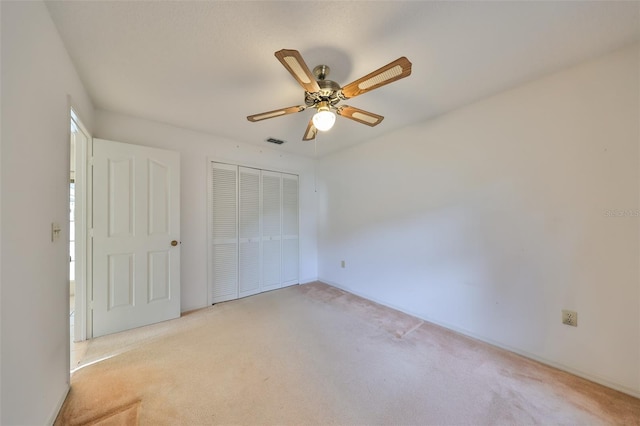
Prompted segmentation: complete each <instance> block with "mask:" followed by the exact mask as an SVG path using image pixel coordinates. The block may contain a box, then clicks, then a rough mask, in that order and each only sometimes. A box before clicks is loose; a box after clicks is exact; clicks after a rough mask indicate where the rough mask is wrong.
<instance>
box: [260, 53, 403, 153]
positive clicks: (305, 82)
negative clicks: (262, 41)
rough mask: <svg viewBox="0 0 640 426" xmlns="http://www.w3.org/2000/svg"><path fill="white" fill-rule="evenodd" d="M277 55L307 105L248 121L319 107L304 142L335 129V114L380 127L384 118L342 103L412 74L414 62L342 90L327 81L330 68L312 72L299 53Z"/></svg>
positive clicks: (395, 63)
mask: <svg viewBox="0 0 640 426" xmlns="http://www.w3.org/2000/svg"><path fill="white" fill-rule="evenodd" d="M275 55H276V58H278V60H279V61H280V62H281V63H282V65H284V67H285V68H286V69H287V70H288V71H289V72H290V73H291V75H292V76H293V77H294V78H295V79H296V80H297V81H298V83H299V84H300V86H302V88H303V89H304V92H305V93H304V105H297V106H291V107H288V108H280V109H276V110H273V111H267V112H263V113H260V114H254V115H250V116H248V117H247V120H249V121H252V122H255V121H261V120H266V119H268V118H274V117H280V116H283V115H287V114H293V113H296V112H301V111H304V110H306V109H308V108H315V109H316V110H317V113H316V114H314V116H313V117H312V118H311V120H309V124H308V125H307V130H306V131H305V133H304V136H303V138H302V140H304V141H308V140H312V139H314V138H315V137H316V134H317V132H318V130H321V131H325V130H329V129H330V128H331V127H333V124H334V122H335V120H336V116H335V114H338V115H339V116H341V117H345V118H349V119H351V120H354V121H357V122H358V123H362V124H366V125H367V126H376V125H378V124H380V122H382V120H383V118H384V117H383V116H381V115H378V114H374V113H372V112H368V111H364V110H361V109H358V108H355V107H351V106H348V105H338V103H340V101H343V100H346V99H351V98H353V97H356V96H358V95H362V94H363V93H367V92H370V91H371V90H374V89H377V88H378V87H382V86H384V85H386V84H389V83H393V82H394V81H396V80H400V79H401V78H405V77H407V76H409V75H410V74H411V62H409V60H408V59H407V58H405V57H404V56H403V57H401V58H398V59H396V60H395V61H393V62H391V63H388V64H387V65H385V66H383V67H381V68H378V69H377V70H375V71H373V72H372V73H369V74H367V75H365V76H364V77H362V78H359V79H358V80H356V81H354V82H352V83H349V84H347V85H346V86H344V87H340V86H339V85H338V83H336V82H335V81H331V80H327V76H328V75H329V67H328V66H326V65H318V66H317V67H315V68H314V69H313V73H311V71H309V67H307V64H306V63H305V62H304V60H303V59H302V56H301V55H300V52H298V51H297V50H288V49H282V50H279V51H277V52H276V53H275ZM334 111H335V113H334Z"/></svg>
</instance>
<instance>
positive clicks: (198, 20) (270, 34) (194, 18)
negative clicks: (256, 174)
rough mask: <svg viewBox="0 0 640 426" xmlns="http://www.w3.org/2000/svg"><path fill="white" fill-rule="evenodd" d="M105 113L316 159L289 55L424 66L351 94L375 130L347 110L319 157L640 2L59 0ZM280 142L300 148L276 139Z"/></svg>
mask: <svg viewBox="0 0 640 426" xmlns="http://www.w3.org/2000/svg"><path fill="white" fill-rule="evenodd" d="M47 6H48V8H49V11H50V13H51V16H52V18H53V20H54V22H55V24H56V26H57V27H58V30H59V31H60V34H61V36H62V39H63V41H64V43H65V45H66V46H67V49H68V51H69V54H70V55H71V58H72V60H73V62H74V63H75V65H76V67H77V70H78V72H79V74H80V78H81V79H82V81H83V82H84V84H85V87H86V88H87V90H88V92H89V95H90V96H91V98H92V100H93V102H94V104H95V106H96V108H99V109H103V110H108V111H115V112H120V113H124V114H128V115H132V116H136V117H142V118H146V119H150V120H154V121H159V122H164V123H168V124H172V125H175V126H179V127H185V128H189V129H194V130H199V131H203V132H207V133H210V134H213V135H219V136H224V137H228V138H230V139H233V140H236V141H242V142H248V143H253V144H259V145H263V146H269V147H273V148H275V149H279V150H283V151H288V152H294V153H298V154H303V155H308V156H313V155H315V154H314V143H313V142H302V140H301V139H302V136H303V133H304V131H305V128H306V124H307V122H308V121H309V118H310V116H311V115H312V111H311V110H307V111H304V112H301V113H298V114H292V115H288V116H284V117H278V118H274V119H270V120H265V121H261V122H257V123H251V122H249V121H247V119H246V116H247V115H250V114H255V113H259V112H264V111H269V110H273V109H277V108H281V107H288V106H293V105H300V104H304V97H303V94H304V93H303V89H302V88H301V87H300V86H299V85H298V84H297V82H296V81H295V80H294V79H293V77H292V76H291V75H290V74H289V73H288V72H287V71H286V69H285V68H284V67H283V66H282V65H281V64H280V63H279V62H278V60H277V59H276V58H275V57H274V55H273V53H274V52H275V51H277V50H280V49H283V48H286V49H296V50H299V51H300V52H301V54H302V56H303V57H304V58H305V60H306V62H307V64H308V66H309V68H313V67H314V66H316V65H318V64H326V65H329V67H330V68H331V74H330V76H329V78H330V79H332V80H334V81H336V82H338V83H339V84H340V85H345V84H347V83H349V82H351V81H353V80H356V79H357V78H359V77H362V76H364V75H365V74H368V73H369V72H371V71H373V70H375V69H377V68H379V67H381V66H382V65H385V64H387V63H388V62H391V61H392V60H395V59H396V58H398V57H400V56H406V57H407V58H409V60H410V61H411V62H412V63H413V72H412V75H411V76H409V77H408V78H405V79H403V80H400V81H397V82H395V83H392V84H390V85H387V86H385V87H382V88H379V89H377V90H375V91H372V92H370V93H366V94H364V95H362V96H359V97H357V98H354V99H351V100H349V102H348V103H349V105H352V106H354V107H357V108H361V109H364V110H367V111H371V112H374V113H377V114H381V115H383V116H384V117H385V119H384V121H383V122H382V123H381V124H380V125H378V126H377V127H374V128H371V127H368V126H364V125H362V124H359V123H356V122H354V121H351V120H347V119H344V118H340V117H338V120H337V122H336V125H335V126H334V128H333V129H332V130H330V131H329V132H324V133H323V132H319V136H318V141H317V142H318V144H317V150H318V154H317V155H324V154H327V153H330V152H333V151H335V150H339V149H342V148H345V147H347V146H350V145H353V144H357V143H361V142H364V141H367V140H370V139H371V138H374V137H376V136H378V135H380V134H383V133H386V132H390V131H392V130H394V129H398V128H400V127H403V126H406V125H410V124H412V123H415V122H419V121H423V120H426V119H429V118H431V117H435V116H437V115H440V114H443V113H445V112H447V111H450V110H452V109H455V108H458V107H461V106H463V105H465V104H468V103H470V102H473V101H475V100H478V99H481V98H483V97H486V96H489V95H491V94H494V93H497V92H499V91H502V90H505V89H508V88H510V87H513V86H515V85H518V84H521V83H523V82H526V81H528V80H532V79H535V78H537V77H540V76H542V75H544V74H546V73H550V72H553V71H556V70H559V69H562V68H565V67H567V66H570V65H573V64H575V63H578V62H580V61H583V60H586V59H589V58H592V57H595V56H598V55H601V54H604V53H606V52H608V51H611V50H614V49H617V48H620V47H623V46H625V45H627V44H630V43H632V42H634V41H637V40H638V39H639V38H640V36H639V34H640V19H639V18H640V3H638V2H570V1H558V2H553V1H546V2H415V1H410V2H405V1H392V2H380V1H369V2H364V1H358V2H330V1H313V2H302V1H294V2H284V1H259V2H244V1H233V2H231V1H220V2H217V1H216V2H213V1H209V2H190V1H174V2H168V1H162V2H161V1H157V2H156V1H151V2H139V1H135V2H134V1H131V2H128V1H108V2H100V1H90V2H87V1H60V2H59V1H48V2H47ZM268 137H275V138H278V139H283V140H285V141H286V142H287V143H285V144H284V145H281V146H275V145H271V144H268V143H267V142H265V139H266V138H268Z"/></svg>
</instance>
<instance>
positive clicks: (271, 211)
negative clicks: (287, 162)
mask: <svg viewBox="0 0 640 426" xmlns="http://www.w3.org/2000/svg"><path fill="white" fill-rule="evenodd" d="M281 200H282V177H281V174H280V173H276V172H269V171H266V170H263V171H262V291H268V290H273V289H276V288H280V287H281V268H280V266H281V265H280V259H281V246H280V244H281V237H282V201H281Z"/></svg>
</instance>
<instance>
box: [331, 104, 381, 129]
mask: <svg viewBox="0 0 640 426" xmlns="http://www.w3.org/2000/svg"><path fill="white" fill-rule="evenodd" d="M336 112H337V113H338V115H339V116H341V117H345V118H349V119H351V120H354V121H357V122H358V123H362V124H366V125H367V126H371V127H373V126H377V125H378V124H380V123H381V122H382V120H384V117H383V116H381V115H378V114H374V113H372V112H368V111H364V110H362V109H358V108H354V107H351V106H348V105H344V106H342V107H340V108H338V109H337V110H336Z"/></svg>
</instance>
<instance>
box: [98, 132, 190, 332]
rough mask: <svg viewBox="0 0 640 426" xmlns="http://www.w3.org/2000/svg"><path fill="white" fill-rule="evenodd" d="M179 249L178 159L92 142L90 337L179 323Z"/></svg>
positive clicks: (139, 148)
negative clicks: (91, 323) (91, 331)
mask: <svg viewBox="0 0 640 426" xmlns="http://www.w3.org/2000/svg"><path fill="white" fill-rule="evenodd" d="M179 241H180V155H179V153H177V152H173V151H166V150H161V149H156V148H149V147H143V146H138V145H131V144H124V143H119V142H112V141H106V140H102V139H94V146H93V294H92V296H93V304H92V307H93V336H94V337H97V336H101V335H104V334H109V333H115V332H118V331H122V330H127V329H130V328H134V327H140V326H143V325H147V324H152V323H156V322H160V321H164V320H168V319H172V318H177V317H179V316H180V244H179Z"/></svg>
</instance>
